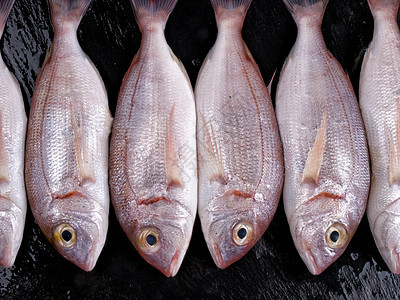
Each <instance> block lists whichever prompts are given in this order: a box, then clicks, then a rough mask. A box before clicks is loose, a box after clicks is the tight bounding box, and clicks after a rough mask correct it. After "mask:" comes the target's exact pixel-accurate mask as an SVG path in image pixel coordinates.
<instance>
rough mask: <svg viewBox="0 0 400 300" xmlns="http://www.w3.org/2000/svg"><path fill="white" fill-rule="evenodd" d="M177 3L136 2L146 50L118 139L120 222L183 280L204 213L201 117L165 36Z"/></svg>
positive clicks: (115, 163)
mask: <svg viewBox="0 0 400 300" xmlns="http://www.w3.org/2000/svg"><path fill="white" fill-rule="evenodd" d="M176 2H177V0H166V1H162V0H155V1H154V0H153V1H150V0H132V4H133V7H134V10H135V14H136V20H137V22H138V24H139V27H140V30H141V32H142V42H141V46H140V49H139V51H138V53H137V54H136V56H135V58H134V60H133V62H132V65H131V67H130V68H129V70H128V72H127V73H126V75H125V77H124V80H123V83H122V86H121V90H120V94H119V98H118V102H117V109H116V114H115V121H114V126H113V132H112V139H111V150H110V151H111V155H110V187H111V196H112V202H113V205H114V208H115V212H116V215H117V218H118V220H119V222H120V224H121V226H122V228H123V230H124V231H125V233H126V234H127V236H128V238H129V239H130V241H131V242H132V244H133V245H134V247H135V248H136V249H137V251H138V252H139V254H140V255H141V256H142V257H143V258H144V259H145V260H146V261H147V262H148V263H150V264H151V265H152V266H154V267H155V268H157V269H158V270H160V271H161V272H162V273H163V274H165V275H166V276H168V277H169V276H175V275H176V273H177V272H178V270H179V268H180V266H181V263H182V260H183V258H184V256H185V253H186V250H187V248H188V245H189V242H190V238H191V235H192V230H193V224H194V220H195V216H196V208H197V158H196V112H195V103H194V95H193V90H192V88H191V85H190V81H189V79H188V76H187V74H186V71H185V70H184V68H183V66H182V65H181V63H180V62H179V60H178V59H177V58H176V56H175V55H174V54H173V52H172V50H171V49H170V48H169V46H168V44H167V42H166V40H165V36H164V28H165V24H166V22H167V20H168V17H169V14H170V13H171V12H172V10H173V8H174V6H175V4H176Z"/></svg>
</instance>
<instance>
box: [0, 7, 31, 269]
mask: <svg viewBox="0 0 400 300" xmlns="http://www.w3.org/2000/svg"><path fill="white" fill-rule="evenodd" d="M13 4H14V0H5V1H1V3H0V37H1V35H2V34H3V30H4V26H5V23H6V20H7V17H8V14H9V12H10V10H11V7H12V5H13ZM26 122H27V120H26V113H25V108H24V101H23V99H22V94H21V90H20V87H19V85H18V82H17V80H16V79H15V78H14V76H13V75H12V74H11V73H10V71H9V70H8V69H7V66H6V65H5V63H4V61H3V59H2V57H1V56H0V265H2V266H3V267H5V268H9V267H11V266H12V265H13V264H14V261H15V258H16V256H17V253H18V249H19V247H20V245H21V241H22V236H23V232H24V225H25V215H26V206H27V201H26V192H25V183H24V153H25V135H26Z"/></svg>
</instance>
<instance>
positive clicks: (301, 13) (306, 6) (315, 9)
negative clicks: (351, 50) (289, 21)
mask: <svg viewBox="0 0 400 300" xmlns="http://www.w3.org/2000/svg"><path fill="white" fill-rule="evenodd" d="M283 2H284V3H285V5H286V7H287V8H288V10H289V11H290V13H291V14H292V16H293V19H294V20H295V21H296V23H297V24H299V20H300V19H302V18H303V17H309V18H310V17H311V18H315V21H316V24H318V25H321V23H322V19H323V17H324V13H325V8H326V6H327V4H328V2H329V0H283Z"/></svg>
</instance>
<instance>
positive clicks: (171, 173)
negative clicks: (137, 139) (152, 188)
mask: <svg viewBox="0 0 400 300" xmlns="http://www.w3.org/2000/svg"><path fill="white" fill-rule="evenodd" d="M174 113H175V105H174V106H172V109H171V111H170V113H169V117H168V120H167V134H166V139H167V143H166V144H167V151H166V164H165V169H166V174H167V189H170V188H172V187H180V188H182V187H183V180H182V171H181V169H180V167H179V157H178V153H177V152H176V145H175V141H174V134H173V132H174Z"/></svg>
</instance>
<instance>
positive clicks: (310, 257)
mask: <svg viewBox="0 0 400 300" xmlns="http://www.w3.org/2000/svg"><path fill="white" fill-rule="evenodd" d="M304 263H305V264H306V266H307V268H308V270H309V271H310V273H311V274H313V275H319V274H321V273H322V271H323V270H324V269H325V268H320V267H319V266H318V264H317V261H316V259H315V256H314V254H313V253H312V251H311V250H308V251H307V252H306V255H305V259H304Z"/></svg>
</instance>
